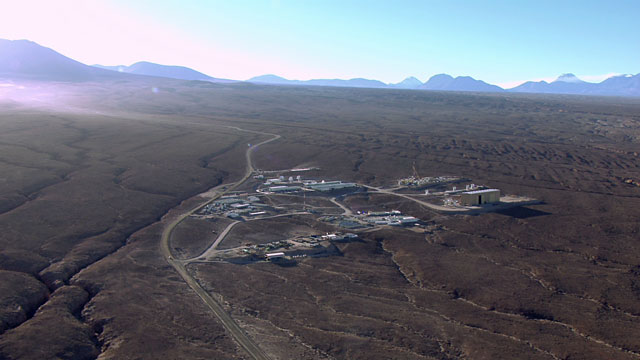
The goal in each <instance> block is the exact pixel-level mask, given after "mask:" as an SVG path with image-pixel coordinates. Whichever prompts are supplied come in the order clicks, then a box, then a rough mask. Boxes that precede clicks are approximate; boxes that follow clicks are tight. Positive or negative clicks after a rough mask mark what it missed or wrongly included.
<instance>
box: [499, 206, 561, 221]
mask: <svg viewBox="0 0 640 360" xmlns="http://www.w3.org/2000/svg"><path fill="white" fill-rule="evenodd" d="M496 213H498V214H500V215H505V216H510V217H512V218H516V219H528V218H531V217H537V216H546V215H551V213H550V212H546V211H541V210H536V209H532V208H528V207H524V206H517V207H513V208H509V209H503V210H496Z"/></svg>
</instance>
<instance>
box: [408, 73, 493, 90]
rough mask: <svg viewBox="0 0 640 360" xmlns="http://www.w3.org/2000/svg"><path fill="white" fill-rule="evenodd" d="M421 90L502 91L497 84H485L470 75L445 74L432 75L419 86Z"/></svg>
mask: <svg viewBox="0 0 640 360" xmlns="http://www.w3.org/2000/svg"><path fill="white" fill-rule="evenodd" d="M420 89H423V90H440V91H481V92H500V91H504V89H502V88H501V87H499V86H496V85H491V84H487V83H486V82H484V81H482V80H476V79H474V78H472V77H470V76H458V77H456V78H454V77H452V76H451V75H447V74H439V75H434V76H432V77H431V79H429V80H428V81H427V82H426V83H424V84H423V85H422V86H420Z"/></svg>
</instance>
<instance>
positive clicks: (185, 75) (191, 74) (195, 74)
mask: <svg viewBox="0 0 640 360" xmlns="http://www.w3.org/2000/svg"><path fill="white" fill-rule="evenodd" d="M92 66H94V67H97V68H101V69H105V70H111V71H117V72H120V73H127V74H137V75H147V76H158V77H166V78H171V79H182V80H200V81H212V82H233V80H227V79H218V78H214V77H211V76H209V75H206V74H203V73H201V72H199V71H196V70H193V69H190V68H188V67H184V66H174V65H160V64H154V63H152V62H148V61H140V62H137V63H135V64H133V65H131V66H125V65H117V66H104V65H92Z"/></svg>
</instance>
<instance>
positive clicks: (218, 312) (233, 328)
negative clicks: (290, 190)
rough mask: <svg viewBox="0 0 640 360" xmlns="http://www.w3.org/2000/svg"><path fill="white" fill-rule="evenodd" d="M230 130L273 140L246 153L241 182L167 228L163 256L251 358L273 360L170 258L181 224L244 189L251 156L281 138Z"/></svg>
mask: <svg viewBox="0 0 640 360" xmlns="http://www.w3.org/2000/svg"><path fill="white" fill-rule="evenodd" d="M227 127H228V128H231V129H235V130H238V131H243V132H249V133H254V134H260V135H271V136H272V137H271V138H270V139H267V140H265V141H262V142H260V143H258V144H255V145H252V146H250V147H249V148H248V149H247V151H246V153H245V158H246V162H247V166H246V170H245V174H244V176H243V177H242V179H240V180H239V181H237V182H235V183H232V184H230V185H228V186H227V187H226V189H224V190H223V191H221V192H219V193H217V194H216V195H214V196H213V197H211V198H210V199H208V200H207V201H206V202H204V203H201V204H199V205H197V206H196V207H194V208H192V209H191V210H189V211H187V212H185V213H183V214H182V215H180V216H179V217H178V218H176V219H175V220H173V221H172V222H171V223H169V224H168V225H167V226H166V227H165V228H164V231H163V232H162V237H161V239H160V249H161V251H162V255H163V256H164V257H165V259H166V260H167V262H168V263H169V264H170V265H171V266H172V267H173V268H174V269H175V270H176V272H177V273H178V274H179V275H180V276H181V277H182V279H183V280H184V281H185V282H186V283H187V284H188V285H189V287H191V289H193V291H195V292H196V294H198V296H199V297H200V298H201V299H202V301H204V303H205V304H206V305H207V306H208V307H209V309H211V311H212V312H213V313H214V314H215V316H216V317H217V318H218V320H220V322H221V323H222V325H223V326H224V327H225V329H226V330H227V331H228V332H229V333H230V334H231V336H232V337H233V338H234V339H235V340H236V342H237V343H238V344H239V345H240V346H241V347H242V348H243V349H244V350H245V351H246V352H247V353H248V354H249V355H250V356H251V358H253V359H258V360H267V359H270V358H269V356H268V355H267V354H266V353H265V352H264V351H262V349H260V347H258V345H257V344H256V343H255V342H254V341H253V339H251V338H250V337H249V335H247V333H245V332H244V331H243V330H242V329H241V328H240V326H239V325H238V324H237V323H236V322H235V321H234V320H233V319H232V318H231V316H230V315H229V314H228V313H227V312H226V311H225V310H224V308H223V307H222V305H221V304H220V303H219V302H218V301H217V300H216V299H214V298H213V297H212V296H211V295H210V294H209V293H208V292H207V291H206V290H205V289H203V288H202V286H200V284H199V283H198V282H197V281H196V279H194V278H193V277H192V276H191V275H190V274H189V272H188V271H187V269H186V268H185V266H184V264H183V263H182V262H181V261H178V260H175V259H174V258H173V255H172V254H171V249H170V246H169V239H170V238H171V234H172V233H173V230H174V229H175V227H176V226H177V225H178V224H180V223H181V222H182V221H183V220H184V219H186V218H187V217H189V216H190V215H192V214H194V213H195V212H196V211H197V210H198V209H199V208H201V207H202V206H204V205H206V204H209V203H211V202H213V201H215V200H216V199H218V198H220V197H221V196H222V195H224V194H225V193H227V192H230V191H233V190H234V189H236V188H237V187H239V186H240V185H242V184H243V183H244V182H245V181H247V180H248V179H249V178H250V177H251V173H253V170H254V168H253V164H252V162H251V153H252V152H253V151H254V150H255V149H256V148H258V147H259V146H260V145H264V144H267V143H270V142H272V141H275V140H278V139H279V138H280V135H278V134H270V133H264V132H259V131H252V130H245V129H241V128H238V127H235V126H227ZM228 229H230V227H228Z"/></svg>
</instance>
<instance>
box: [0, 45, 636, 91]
mask: <svg viewBox="0 0 640 360" xmlns="http://www.w3.org/2000/svg"><path fill="white" fill-rule="evenodd" d="M131 76H154V77H164V78H173V79H182V80H198V81H209V82H233V81H235V80H227V79H219V78H214V77H211V76H209V75H206V74H203V73H201V72H198V71H196V70H193V69H190V68H188V67H184V66H170V65H160V64H154V63H151V62H146V61H141V62H137V63H135V64H133V65H131V66H124V65H117V66H103V65H94V66H88V65H85V64H82V63H80V62H78V61H75V60H73V59H70V58H68V57H66V56H64V55H62V54H60V53H58V52H56V51H54V50H52V49H49V48H46V47H43V46H40V45H38V44H36V43H34V42H31V41H28V40H14V41H11V40H3V39H0V78H9V79H32V80H49V81H97V80H101V79H112V78H123V77H131ZM246 81H247V82H250V83H258V84H271V85H307V86H338V87H356V88H387V89H413V90H431V91H474V92H517V93H544V94H579V95H607V96H640V74H636V75H619V76H614V77H610V78H608V79H606V80H604V81H602V82H600V83H590V82H586V81H582V80H580V79H579V78H578V77H576V76H575V75H573V74H570V73H568V74H563V75H561V76H560V77H558V78H557V79H556V80H555V81H553V82H550V83H549V82H546V81H538V82H533V81H528V82H525V83H523V84H521V85H519V86H516V87H514V88H511V89H503V88H501V87H499V86H496V85H492V84H488V83H486V82H484V81H481V80H477V79H474V78H472V77H470V76H458V77H455V78H454V77H452V76H450V75H447V74H438V75H434V76H432V77H431V78H430V79H429V80H428V81H426V82H425V83H422V82H421V81H420V80H418V79H417V78H415V77H408V78H406V79H404V80H403V81H401V82H399V83H396V84H386V83H384V82H382V81H379V80H371V79H363V78H355V79H348V80H344V79H312V80H289V79H285V78H283V77H280V76H276V75H261V76H257V77H253V78H251V79H249V80H246Z"/></svg>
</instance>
